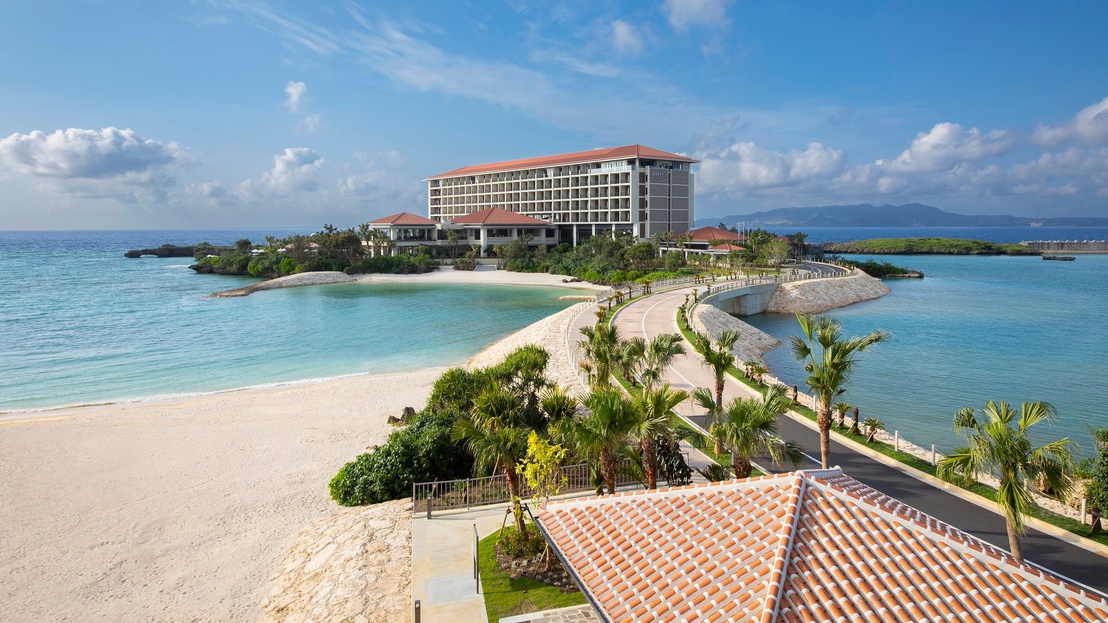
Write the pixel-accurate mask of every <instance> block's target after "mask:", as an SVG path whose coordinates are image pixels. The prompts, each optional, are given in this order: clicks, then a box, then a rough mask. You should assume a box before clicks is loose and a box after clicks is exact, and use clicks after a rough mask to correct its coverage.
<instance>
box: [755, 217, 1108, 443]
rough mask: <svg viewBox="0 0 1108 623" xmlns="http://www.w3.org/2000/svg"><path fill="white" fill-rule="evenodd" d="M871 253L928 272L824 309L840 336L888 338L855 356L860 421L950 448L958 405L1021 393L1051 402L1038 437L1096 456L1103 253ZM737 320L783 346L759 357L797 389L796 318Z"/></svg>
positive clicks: (1104, 340)
mask: <svg viewBox="0 0 1108 623" xmlns="http://www.w3.org/2000/svg"><path fill="white" fill-rule="evenodd" d="M1071 239H1072V238H1071ZM851 257H852V258H853V257H856V256H851ZM857 257H858V259H868V258H867V257H866V256H857ZM872 259H877V260H884V261H890V262H892V263H893V264H896V265H898V266H904V267H908V268H914V269H918V270H921V271H923V272H924V273H925V275H926V277H925V278H924V279H903V280H895V279H893V280H886V281H885V283H886V284H887V285H888V286H889V288H890V289H891V290H892V292H891V293H890V294H889V295H887V296H885V297H882V298H880V299H877V300H874V301H867V302H864V303H859V304H856V305H851V306H849V307H845V308H842V309H837V310H833V311H831V312H828V315H830V316H832V317H834V318H837V319H839V320H840V321H841V322H842V323H843V326H844V328H845V331H846V334H847V335H862V334H865V333H868V332H869V331H871V330H873V329H883V330H886V331H888V332H890V333H891V334H892V339H891V340H890V341H889V342H886V343H882V344H877V345H875V346H874V347H873V348H872V349H871V350H870V351H868V352H866V353H863V354H862V355H861V356H860V357H859V359H858V362H859V363H858V365H857V367H856V373H855V375H854V378H853V380H852V381H851V383H850V384H849V386H848V387H849V389H848V391H847V393H846V394H844V396H843V397H842V399H844V400H846V401H847V402H850V403H852V404H855V405H857V406H858V407H859V408H860V411H861V416H862V417H863V418H865V417H878V418H880V419H881V420H883V421H884V422H885V426H886V428H887V429H888V430H889V431H890V432H891V431H893V430H899V431H900V432H901V435H902V436H903V437H905V438H907V439H909V440H911V441H913V442H914V443H917V444H919V445H922V446H924V447H929V446H930V444H932V443H934V444H936V445H937V446H938V448H939V449H940V450H949V449H951V448H952V447H954V446H955V445H956V444H957V443H959V442H960V440H959V439H957V438H956V437H955V435H954V433H953V427H952V421H953V416H954V413H955V412H956V411H958V410H959V409H961V408H962V407H967V406H972V407H977V408H979V407H981V406H982V405H983V404H984V403H985V401H987V400H997V401H999V400H1007V401H1008V402H1010V403H1013V404H1016V405H1017V408H1018V404H1019V403H1020V402H1022V401H1025V400H1045V401H1048V402H1050V403H1052V404H1054V406H1055V407H1056V408H1057V409H1058V412H1059V419H1058V421H1057V423H1056V424H1055V425H1054V426H1053V427H1052V428H1050V429H1049V430H1042V431H1040V432H1041V433H1044V435H1041V436H1040V437H1039V438H1040V439H1045V438H1046V436H1054V437H1062V436H1068V437H1070V439H1072V440H1074V441H1076V442H1078V443H1079V444H1081V445H1082V446H1083V448H1082V452H1083V454H1084V455H1085V456H1088V455H1091V454H1092V453H1093V448H1092V447H1091V446H1092V444H1091V441H1090V438H1089V435H1088V432H1087V428H1088V427H1090V426H1095V427H1103V426H1108V411H1106V409H1105V405H1108V365H1105V352H1106V347H1108V337H1106V336H1108V333H1106V332H1105V318H1106V317H1108V316H1106V312H1108V255H1079V256H1077V259H1076V260H1075V261H1073V262H1050V261H1043V260H1041V259H1039V258H1038V257H1006V256H1003V257H992V256H985V257H964V256H921V255H915V256H880V257H873V258H872ZM743 320H744V321H746V322H748V323H750V324H751V325H754V326H756V327H758V328H760V329H762V330H763V331H766V332H767V333H769V334H771V335H773V336H775V337H777V338H778V339H780V340H782V342H785V344H783V345H782V346H779V347H777V348H775V349H773V350H772V351H770V352H769V353H768V354H767V356H766V361H767V363H768V365H769V366H770V368H771V369H772V370H773V371H774V373H775V374H777V375H778V376H780V377H781V378H782V380H784V381H786V382H787V383H789V384H790V385H791V384H797V385H799V386H800V387H802V388H803V387H804V384H803V378H804V372H803V369H802V367H801V366H800V365H799V363H798V362H797V361H796V360H795V359H794V357H793V355H792V351H791V349H790V348H789V346H788V344H787V342H788V341H789V339H790V338H791V337H792V336H794V335H799V333H800V331H799V326H798V325H797V322H796V319H795V317H793V316H791V315H780V314H759V315H756V316H750V317H747V318H744V319H743ZM1039 427H1044V425H1039ZM1039 427H1037V428H1039Z"/></svg>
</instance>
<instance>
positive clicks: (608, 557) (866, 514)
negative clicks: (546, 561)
mask: <svg viewBox="0 0 1108 623" xmlns="http://www.w3.org/2000/svg"><path fill="white" fill-rule="evenodd" d="M537 521H538V523H539V525H540V527H541V529H542V530H543V532H544V533H545V535H546V537H547V539H548V540H549V541H550V542H551V544H553V546H554V547H555V549H556V551H557V552H558V554H559V556H560V557H561V558H562V560H563V562H564V563H566V568H567V569H568V570H569V571H570V573H571V575H573V576H575V579H576V580H577V582H578V584H579V585H580V586H581V587H582V589H583V590H584V591H585V594H586V595H587V596H588V598H589V600H590V602H591V603H592V605H593V607H594V608H595V610H596V612H597V614H598V615H599V616H600V618H601V620H603V621H609V622H612V623H616V622H619V623H623V622H631V621H635V622H650V621H758V622H762V623H773V622H777V621H786V622H790V623H794V622H802V621H851V622H853V621H873V622H885V621H1082V622H1084V621H1088V622H1093V621H1098V622H1103V621H1108V598H1106V597H1105V596H1104V595H1101V594H1098V593H1094V592H1092V591H1090V590H1087V589H1084V588H1081V587H1078V586H1075V585H1072V584H1069V583H1067V582H1065V581H1063V580H1061V579H1059V578H1057V577H1055V576H1053V575H1051V574H1050V573H1048V572H1045V571H1043V570H1041V569H1039V568H1037V567H1033V566H1031V565H1028V564H1024V563H1021V562H1017V561H1016V560H1015V559H1014V558H1012V557H1011V556H1010V555H1009V554H1008V553H1007V552H1005V551H1004V550H1001V549H998V548H996V547H994V546H992V545H990V544H988V543H985V542H984V541H981V540H980V539H977V538H976V537H973V536H971V535H969V534H966V533H964V532H961V531H960V530H958V529H956V528H953V527H951V526H949V525H947V524H944V523H942V522H940V521H938V520H937V519H934V518H932V517H930V516H928V515H926V514H924V513H922V512H920V511H918V510H916V509H914V508H912V507H910V506H908V505H906V504H903V503H901V502H898V501H897V500H895V499H893V498H890V497H888V496H887V495H885V494H883V493H880V492H878V491H876V490H874V489H872V488H870V487H869V486H867V485H864V484H861V483H859V482H858V481H856V480H854V479H852V478H850V477H848V476H846V475H844V474H843V473H842V472H841V471H840V470H838V469H832V470H819V471H802V472H793V473H786V474H779V475H775V476H765V477H761V478H752V479H746V480H733V481H728V482H723V483H712V484H704V485H692V486H688V487H678V488H672V489H658V490H655V491H636V492H630V493H622V494H616V495H612V496H602V497H594V498H588V499H584V500H565V501H558V502H551V503H549V504H548V505H547V506H546V508H545V509H544V510H543V511H541V512H540V513H539V514H538V516H537Z"/></svg>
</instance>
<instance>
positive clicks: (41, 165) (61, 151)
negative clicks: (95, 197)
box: [0, 128, 187, 181]
mask: <svg viewBox="0 0 1108 623" xmlns="http://www.w3.org/2000/svg"><path fill="white" fill-rule="evenodd" d="M186 160H187V153H186V151H185V150H184V149H182V148H181V147H180V146H178V145H177V143H174V142H168V143H163V142H160V141H155V140H151V139H144V138H142V137H141V136H139V135H137V134H135V133H134V131H132V130H130V129H123V130H121V129H118V128H104V129H102V130H99V131H97V130H83V129H79V128H69V129H68V130H64V131H63V130H56V131H54V132H53V133H51V134H46V133H45V132H42V131H39V130H35V131H34V132H30V133H28V134H18V133H16V134H12V135H11V136H8V137H7V138H4V139H0V165H2V166H4V167H5V168H8V169H10V170H12V171H15V172H16V173H22V174H27V175H35V176H39V177H49V178H59V179H90V180H106V179H120V178H130V179H134V180H136V181H149V180H151V179H154V178H156V177H157V175H156V173H157V172H158V171H159V170H161V169H164V168H165V167H168V166H170V165H174V164H180V163H183V162H184V161H186Z"/></svg>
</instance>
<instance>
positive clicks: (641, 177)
mask: <svg viewBox="0 0 1108 623" xmlns="http://www.w3.org/2000/svg"><path fill="white" fill-rule="evenodd" d="M697 162H698V161H697V160H694V159H692V158H688V157H686V156H681V155H679V154H672V153H668V152H664V151H660V150H657V149H652V148H649V147H644V146H642V145H627V146H623V147H613V148H609V149H594V150H590V151H583V152H576V153H570V154H560V155H555V156H544V157H540V158H527V159H523V160H512V161H508V162H495V163H490V164H480V165H472V166H467V167H462V168H460V169H455V170H453V171H448V172H446V173H442V174H440V175H435V176H432V177H428V178H426V179H425V180H424V181H426V182H427V216H428V218H430V219H432V220H434V221H436V222H438V223H442V224H443V225H445V226H450V225H451V224H452V223H453V220H454V219H456V218H459V217H463V216H465V215H468V214H471V213H474V212H478V211H481V210H486V209H488V208H501V209H504V210H508V211H510V212H514V213H517V214H522V215H526V216H529V217H531V218H536V219H541V220H543V221H546V222H548V223H550V227H551V228H553V230H554V240H555V241H556V242H567V243H570V244H573V245H574V246H576V245H577V244H578V242H580V241H583V240H585V239H587V238H589V237H591V236H596V235H604V234H609V235H610V234H611V232H615V231H622V232H627V233H630V234H632V235H634V236H635V237H636V238H638V239H642V240H646V239H650V238H651V237H652V236H654V235H655V234H659V233H664V232H669V233H671V234H681V233H684V232H686V231H688V230H689V229H691V227H692V224H693V221H694V220H695V215H694V205H693V190H694V174H693V171H692V165H693V164H696V163H697Z"/></svg>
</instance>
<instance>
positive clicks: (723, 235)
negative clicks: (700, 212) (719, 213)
mask: <svg viewBox="0 0 1108 623" xmlns="http://www.w3.org/2000/svg"><path fill="white" fill-rule="evenodd" d="M689 233H690V234H692V239H693V240H700V241H708V240H742V239H743V238H745V236H740V235H739V234H737V233H735V232H733V231H731V230H729V229H720V228H719V227H711V226H706V227H698V228H696V229H694V230H692V231H690V232H689Z"/></svg>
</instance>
